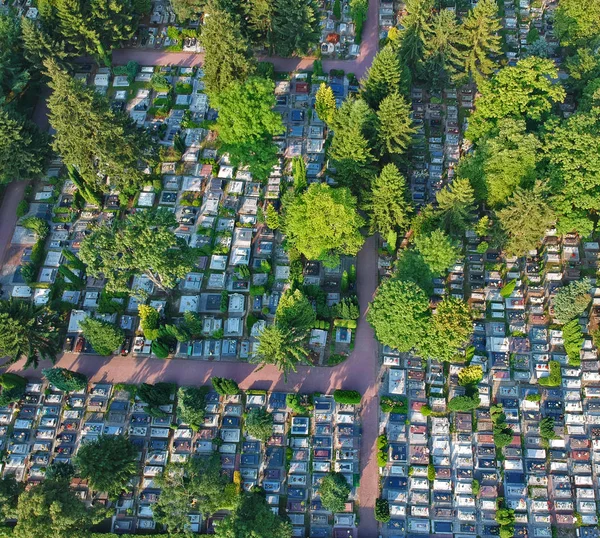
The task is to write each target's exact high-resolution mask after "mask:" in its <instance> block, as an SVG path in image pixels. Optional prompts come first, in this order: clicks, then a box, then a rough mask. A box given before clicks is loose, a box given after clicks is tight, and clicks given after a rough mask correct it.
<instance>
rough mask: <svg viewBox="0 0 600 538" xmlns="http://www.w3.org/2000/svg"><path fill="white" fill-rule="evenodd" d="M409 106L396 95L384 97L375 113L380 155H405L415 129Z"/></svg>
mask: <svg viewBox="0 0 600 538" xmlns="http://www.w3.org/2000/svg"><path fill="white" fill-rule="evenodd" d="M411 113H412V112H411V109H410V105H409V104H408V103H407V101H406V99H404V97H402V96H401V95H399V94H397V93H392V94H390V95H388V96H387V97H385V98H384V99H383V100H382V101H381V104H380V107H379V110H378V111H377V119H378V125H377V143H378V145H379V147H380V152H381V154H382V155H386V154H389V155H398V154H402V153H405V152H406V150H407V149H408V148H409V147H410V145H411V143H412V136H413V135H414V134H415V133H416V132H417V129H416V128H415V127H414V126H413V124H412V119H411Z"/></svg>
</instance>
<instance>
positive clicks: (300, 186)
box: [292, 156, 308, 193]
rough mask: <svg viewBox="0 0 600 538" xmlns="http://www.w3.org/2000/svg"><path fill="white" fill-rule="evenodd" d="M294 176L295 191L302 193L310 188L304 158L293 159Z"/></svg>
mask: <svg viewBox="0 0 600 538" xmlns="http://www.w3.org/2000/svg"><path fill="white" fill-rule="evenodd" d="M292 176H293V177H294V191H295V192H296V193H300V192H302V191H303V190H304V189H306V187H307V186H308V182H307V181H306V163H305V162H304V158H303V157H302V156H298V157H294V158H293V159H292Z"/></svg>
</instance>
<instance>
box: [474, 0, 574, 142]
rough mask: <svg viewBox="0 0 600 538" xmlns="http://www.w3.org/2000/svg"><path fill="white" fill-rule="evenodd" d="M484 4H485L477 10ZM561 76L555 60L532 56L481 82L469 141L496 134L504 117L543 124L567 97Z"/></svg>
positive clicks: (481, 3)
mask: <svg viewBox="0 0 600 538" xmlns="http://www.w3.org/2000/svg"><path fill="white" fill-rule="evenodd" d="M491 1H493V0H491ZM480 5H483V2H480V3H479V4H478V6H477V7H479V6H480ZM475 9H477V8H475ZM557 77H558V71H557V69H556V66H555V65H554V62H553V61H552V60H547V59H544V58H536V57H535V56H532V57H530V58H525V59H523V60H520V61H519V62H518V63H517V65H515V66H514V67H505V68H503V69H500V70H499V71H498V72H497V73H496V74H495V75H494V77H493V78H492V79H491V80H490V81H483V83H479V91H480V93H481V96H480V97H479V98H478V99H477V101H476V102H475V112H474V113H473V114H472V115H471V118H470V119H469V128H468V130H467V132H466V136H467V138H469V139H470V140H473V141H476V140H478V139H480V138H482V137H483V136H485V135H486V134H489V133H490V132H493V131H494V130H495V129H496V124H497V122H498V121H499V120H501V119H503V118H514V119H517V120H519V119H521V120H525V121H526V122H527V123H528V124H530V123H533V124H535V123H536V122H540V121H543V120H544V119H545V118H546V117H547V116H548V114H549V113H550V112H551V110H552V107H553V106H554V104H555V103H560V102H562V101H563V99H564V98H565V90H564V89H563V88H562V86H561V85H560V84H559V83H557V82H555V81H556V80H557Z"/></svg>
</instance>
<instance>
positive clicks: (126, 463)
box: [75, 435, 138, 497]
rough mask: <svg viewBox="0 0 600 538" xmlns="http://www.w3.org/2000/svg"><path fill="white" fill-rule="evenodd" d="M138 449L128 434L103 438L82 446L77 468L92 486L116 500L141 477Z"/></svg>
mask: <svg viewBox="0 0 600 538" xmlns="http://www.w3.org/2000/svg"><path fill="white" fill-rule="evenodd" d="M137 459H138V450H137V448H136V447H135V446H134V445H133V444H132V443H131V441H130V440H129V439H128V438H127V437H125V436H124V435H114V436H109V435H101V436H100V437H98V439H95V440H94V441H91V442H89V443H84V444H82V445H81V446H80V447H79V450H78V451H77V456H76V458H75V466H76V467H77V469H78V471H79V474H80V475H81V476H82V477H83V478H87V479H88V480H89V482H90V486H91V487H92V488H93V489H94V490H96V491H99V492H104V493H108V494H109V495H110V496H111V497H116V496H117V495H119V494H120V493H121V492H122V491H123V490H126V489H127V487H128V486H127V484H128V482H129V480H130V479H131V478H132V477H133V476H135V475H136V474H137Z"/></svg>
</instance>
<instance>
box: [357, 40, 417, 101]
mask: <svg viewBox="0 0 600 538" xmlns="http://www.w3.org/2000/svg"><path fill="white" fill-rule="evenodd" d="M409 89H410V73H409V72H408V68H407V67H406V65H404V64H402V62H401V61H400V57H399V56H398V52H397V51H396V50H395V48H394V47H393V46H391V45H386V46H385V47H383V48H382V49H381V50H380V51H379V52H378V53H377V54H376V55H375V58H373V63H372V65H371V67H370V68H369V70H368V72H367V75H366V80H365V82H364V88H363V98H364V99H365V101H366V102H367V103H368V105H369V106H370V107H371V108H373V109H374V110H377V109H378V108H379V105H380V103H381V102H382V101H383V100H384V99H385V98H386V97H388V96H390V95H393V94H396V95H406V94H407V93H408V91H409Z"/></svg>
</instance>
